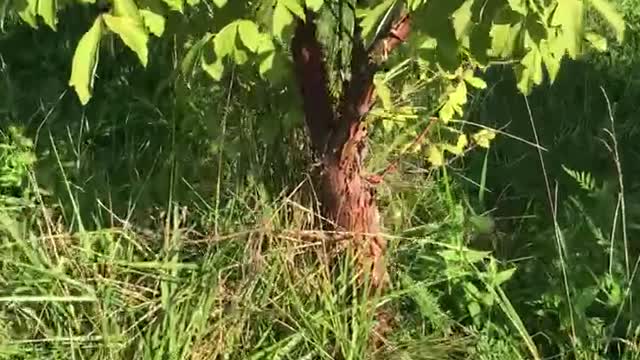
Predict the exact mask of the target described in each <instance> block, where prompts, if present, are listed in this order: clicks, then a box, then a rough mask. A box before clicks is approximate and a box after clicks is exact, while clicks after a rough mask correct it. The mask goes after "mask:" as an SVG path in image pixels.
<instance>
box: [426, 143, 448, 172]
mask: <svg viewBox="0 0 640 360" xmlns="http://www.w3.org/2000/svg"><path fill="white" fill-rule="evenodd" d="M427 161H429V162H430V163H431V165H432V166H433V167H440V166H442V165H444V154H443V151H442V149H441V148H440V147H439V146H437V145H430V146H429V149H428V150H427Z"/></svg>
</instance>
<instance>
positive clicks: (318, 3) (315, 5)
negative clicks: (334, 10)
mask: <svg viewBox="0 0 640 360" xmlns="http://www.w3.org/2000/svg"><path fill="white" fill-rule="evenodd" d="M305 3H306V4H307V8H309V10H311V11H316V12H317V11H318V10H320V8H321V7H322V5H323V4H324V0H306V1H305Z"/></svg>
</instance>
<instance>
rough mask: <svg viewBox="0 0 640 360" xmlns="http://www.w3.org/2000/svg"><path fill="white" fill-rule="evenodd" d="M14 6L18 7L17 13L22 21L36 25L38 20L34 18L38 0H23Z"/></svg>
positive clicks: (32, 25)
mask: <svg viewBox="0 0 640 360" xmlns="http://www.w3.org/2000/svg"><path fill="white" fill-rule="evenodd" d="M14 6H15V7H16V8H19V9H20V10H19V11H18V15H19V16H20V18H21V19H22V20H23V21H24V22H26V23H27V24H29V25H31V27H33V28H37V27H38V21H37V20H36V13H37V7H38V0H24V1H23V2H21V4H19V5H18V4H15V5H14Z"/></svg>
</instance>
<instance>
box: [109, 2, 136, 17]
mask: <svg viewBox="0 0 640 360" xmlns="http://www.w3.org/2000/svg"><path fill="white" fill-rule="evenodd" d="M113 15H115V16H118V17H130V18H132V19H136V20H140V14H139V13H138V6H137V5H136V3H135V2H134V1H133V0H113Z"/></svg>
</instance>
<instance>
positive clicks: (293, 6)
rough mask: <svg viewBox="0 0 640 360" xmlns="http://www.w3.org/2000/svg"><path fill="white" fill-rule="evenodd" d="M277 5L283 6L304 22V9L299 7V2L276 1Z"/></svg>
mask: <svg viewBox="0 0 640 360" xmlns="http://www.w3.org/2000/svg"><path fill="white" fill-rule="evenodd" d="M278 4H283V5H284V6H285V7H286V8H287V9H289V11H291V13H293V14H294V15H295V16H297V17H299V18H300V19H302V20H304V19H305V15H304V8H303V7H302V5H300V2H299V0H278Z"/></svg>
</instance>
